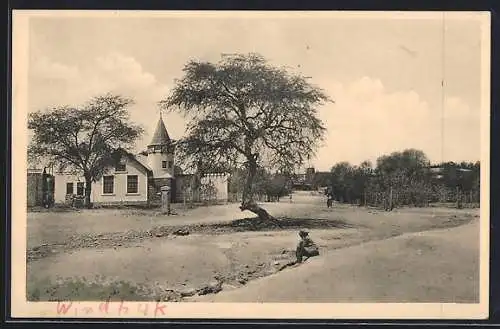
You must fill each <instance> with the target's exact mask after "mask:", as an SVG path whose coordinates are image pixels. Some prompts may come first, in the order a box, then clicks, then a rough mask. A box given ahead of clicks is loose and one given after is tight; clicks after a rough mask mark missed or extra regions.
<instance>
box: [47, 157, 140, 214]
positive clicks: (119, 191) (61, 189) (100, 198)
mask: <svg viewBox="0 0 500 329" xmlns="http://www.w3.org/2000/svg"><path fill="white" fill-rule="evenodd" d="M107 175H114V177H115V179H114V191H113V192H114V193H113V194H103V178H101V179H100V180H99V181H98V182H95V183H92V193H91V196H90V199H91V201H92V202H93V203H101V204H107V203H121V202H131V203H135V202H138V203H143V202H147V200H148V177H147V171H146V170H145V169H144V168H143V167H142V166H140V165H139V164H138V163H137V162H135V161H134V160H127V161H126V170H125V172H115V170H114V168H113V169H111V170H110V171H109V173H108V174H107ZM127 175H137V176H138V193H135V194H127ZM79 181H80V182H85V179H84V178H83V177H81V176H75V175H70V174H64V173H58V174H56V175H55V194H54V198H55V202H56V203H64V202H65V199H66V183H70V182H72V183H74V186H73V193H74V194H76V185H77V184H76V183H77V182H79Z"/></svg>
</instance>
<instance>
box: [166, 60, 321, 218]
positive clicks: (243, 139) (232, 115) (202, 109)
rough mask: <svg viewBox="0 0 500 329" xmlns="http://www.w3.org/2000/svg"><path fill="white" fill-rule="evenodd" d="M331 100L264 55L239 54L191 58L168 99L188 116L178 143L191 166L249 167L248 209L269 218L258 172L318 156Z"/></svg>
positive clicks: (245, 206) (245, 193)
mask: <svg viewBox="0 0 500 329" xmlns="http://www.w3.org/2000/svg"><path fill="white" fill-rule="evenodd" d="M328 101H330V99H329V97H328V96H327V95H326V94H325V93H324V92H323V91H322V90H321V89H319V88H317V87H315V86H313V85H311V84H309V83H308V81H307V80H306V78H305V77H303V76H301V75H298V74H293V73H290V72H288V71H287V70H286V69H284V68H277V67H274V66H272V65H270V64H269V63H268V62H267V61H266V60H265V59H264V58H263V57H262V56H260V55H258V54H247V55H238V54H237V55H227V56H222V58H221V60H220V61H219V62H217V63H211V62H200V61H190V62H188V63H187V64H186V65H185V67H184V76H183V78H181V79H180V80H177V81H176V85H175V88H174V89H173V91H172V93H171V94H170V95H169V96H168V97H167V98H166V99H165V100H163V101H162V102H161V104H162V106H163V107H164V108H168V109H171V110H178V111H181V112H182V113H183V114H185V116H186V117H187V118H188V126H187V135H186V137H185V138H183V139H182V140H180V141H179V142H178V144H177V150H178V151H179V152H180V153H181V154H182V160H183V161H184V163H187V164H191V165H192V166H193V165H199V164H200V163H201V166H202V167H203V168H205V169H206V170H213V169H214V168H215V169H217V170H226V171H228V170H230V169H231V168H237V167H243V168H245V172H246V182H245V189H244V191H243V202H242V206H241V209H242V210H251V211H253V212H258V213H259V214H260V215H259V216H261V217H269V215H268V214H267V212H266V213H264V212H263V211H262V209H257V208H256V207H257V206H256V204H255V202H254V198H253V195H254V189H255V188H254V187H253V185H254V184H255V178H256V175H257V171H258V169H259V168H267V169H268V170H272V169H280V170H284V169H291V168H293V167H294V166H296V165H297V164H302V163H303V162H304V161H305V160H306V159H307V158H309V157H310V156H312V155H313V154H314V152H315V151H316V147H317V146H318V143H319V142H320V141H321V140H322V138H323V135H324V132H325V127H324V126H323V124H322V122H321V120H320V119H319V118H318V117H317V109H318V106H319V105H321V104H323V103H325V102H328Z"/></svg>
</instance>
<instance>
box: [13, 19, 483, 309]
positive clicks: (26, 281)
mask: <svg viewBox="0 0 500 329" xmlns="http://www.w3.org/2000/svg"><path fill="white" fill-rule="evenodd" d="M12 15H13V25H12V26H13V34H12V45H13V53H12V58H13V59H12V70H13V80H12V118H13V119H12V120H13V121H12V135H13V145H12V150H13V152H12V157H13V159H12V188H13V189H12V224H11V226H12V238H11V239H12V271H11V273H12V274H11V276H12V284H11V285H12V296H11V300H12V302H11V309H12V316H13V317H16V316H18V317H30V318H36V317H71V318H87V317H88V318H96V317H97V318H105V317H114V318H121V317H125V318H155V317H156V318H169V317H170V318H254V319H255V318H271V319H272V318H329V319H334V318H342V319H348V318H385V319H387V318H437V319H448V318H454V319H455V318H457V319H458V318H470V319H473V318H475V319H479V318H486V317H487V314H488V295H489V275H488V273H489V184H490V183H489V141H490V132H489V125H490V121H489V120H490V81H489V76H490V15H489V13H488V12H382V11H381V12H376V11H373V12H363V11H359V12H340V11H339V12H335V11H332V12H293V11H292V12H284V11H283V12H280V11H276V12H265V11H256V12H238V11H235V12H217V11H156V12H155V11H149V12H141V11H76V10H75V11H49V10H47V11H43V10H37V11H23V10H17V11H16V10H15V11H14V12H13V14H12Z"/></svg>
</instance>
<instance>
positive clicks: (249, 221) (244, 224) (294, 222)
mask: <svg viewBox="0 0 500 329" xmlns="http://www.w3.org/2000/svg"><path fill="white" fill-rule="evenodd" d="M210 226H212V227H213V228H216V229H223V230H225V231H226V230H230V231H234V232H245V231H270V230H291V229H331V228H340V229H346V228H353V227H354V225H352V224H349V223H347V222H346V221H344V220H342V219H324V218H287V217H284V218H279V219H278V220H276V221H270V220H261V219H259V218H258V217H255V218H243V219H237V220H234V221H232V222H229V223H220V224H219V223H218V224H212V225H210Z"/></svg>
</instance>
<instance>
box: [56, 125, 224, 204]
mask: <svg viewBox="0 0 500 329" xmlns="http://www.w3.org/2000/svg"><path fill="white" fill-rule="evenodd" d="M119 155H120V157H119V159H117V161H116V164H115V165H114V166H113V167H110V168H107V170H106V174H105V175H103V177H102V178H101V179H100V180H99V181H97V182H94V183H92V190H91V196H90V201H91V202H92V203H94V204H101V205H112V204H123V205H139V204H144V205H146V204H147V205H151V204H155V203H161V192H160V189H161V187H162V186H169V187H170V191H171V201H172V202H182V201H184V200H185V193H187V189H188V188H190V186H191V185H192V184H191V182H192V179H193V175H186V174H184V175H183V174H178V173H176V170H175V169H176V167H175V162H174V161H175V143H174V141H172V140H171V139H170V137H169V135H168V132H167V129H166V127H165V123H164V122H163V119H162V118H161V117H160V119H159V121H158V124H157V126H156V129H155V132H154V135H153V138H152V140H151V142H150V144H149V145H148V146H147V151H146V152H142V153H141V154H132V153H129V152H127V151H125V150H120V153H119ZM54 177H55V187H54V190H55V193H54V199H55V202H56V203H69V202H72V200H74V198H75V197H80V198H82V197H83V196H84V195H85V179H84V178H83V176H78V175H73V174H71V173H64V172H59V173H55V175H54ZM228 178H229V175H228V174H220V173H209V174H206V175H204V176H203V177H201V179H200V180H201V189H200V191H199V192H200V193H199V194H200V197H201V198H210V200H216V201H227V200H228Z"/></svg>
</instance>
